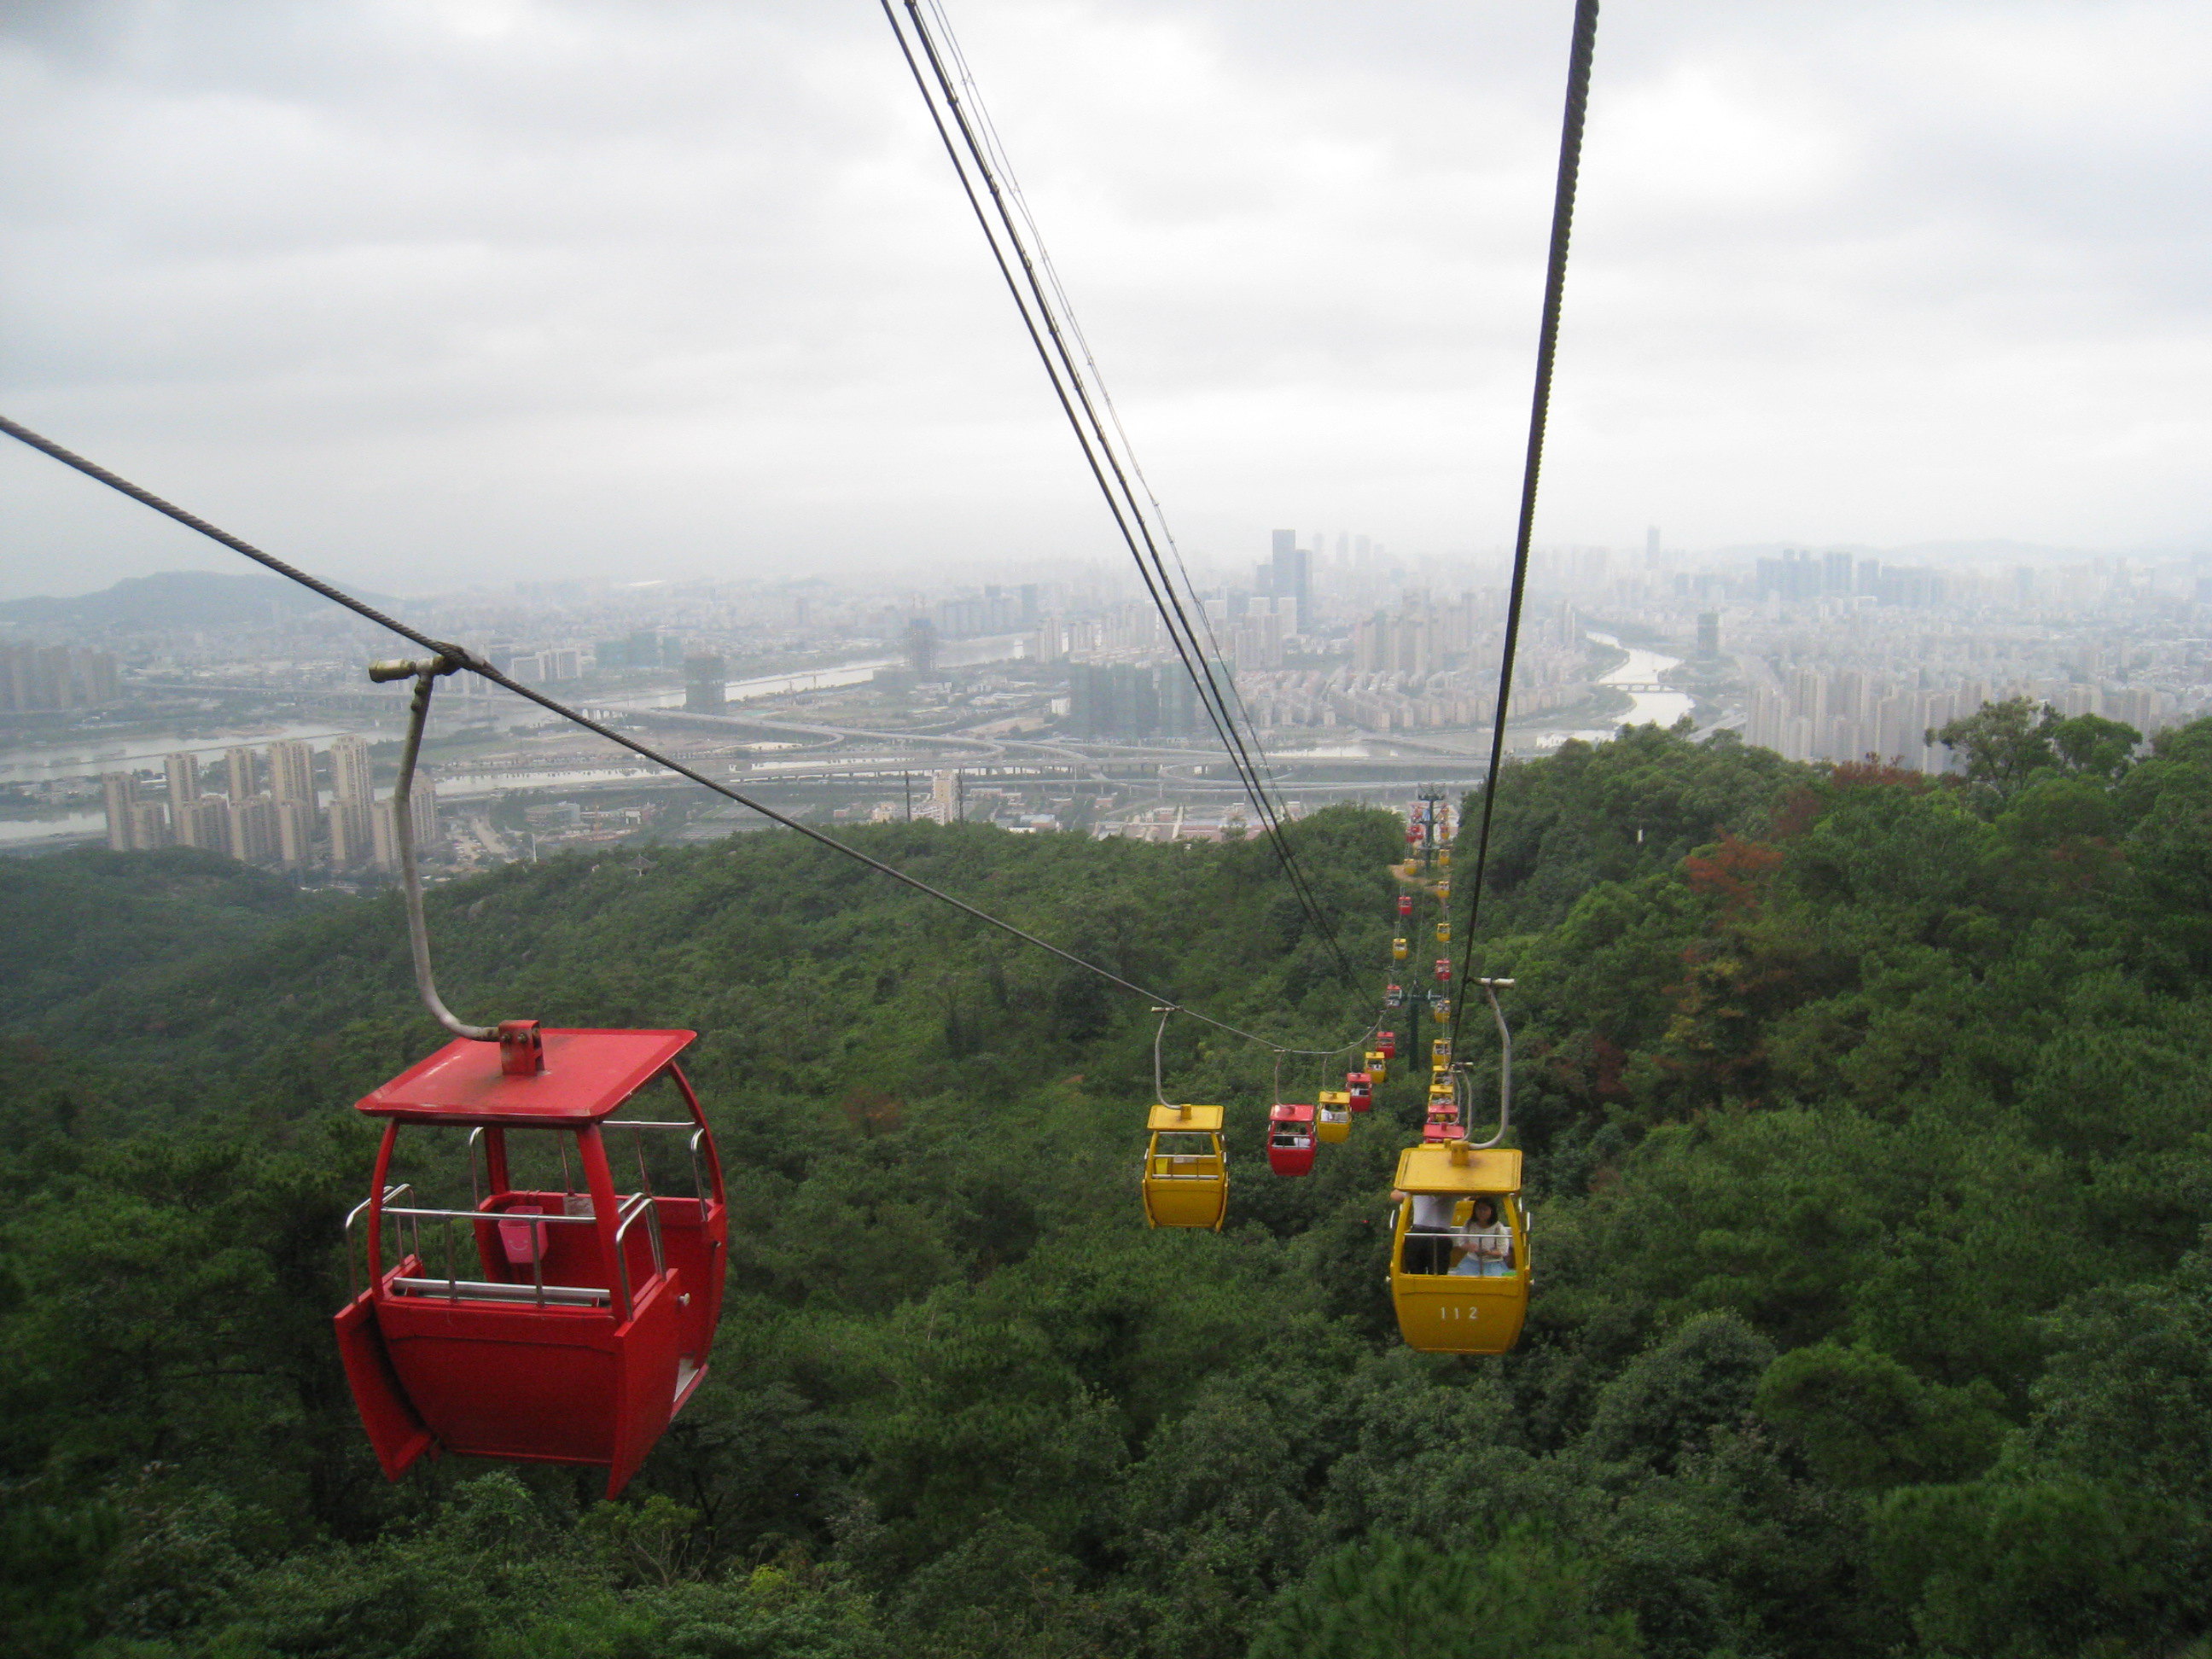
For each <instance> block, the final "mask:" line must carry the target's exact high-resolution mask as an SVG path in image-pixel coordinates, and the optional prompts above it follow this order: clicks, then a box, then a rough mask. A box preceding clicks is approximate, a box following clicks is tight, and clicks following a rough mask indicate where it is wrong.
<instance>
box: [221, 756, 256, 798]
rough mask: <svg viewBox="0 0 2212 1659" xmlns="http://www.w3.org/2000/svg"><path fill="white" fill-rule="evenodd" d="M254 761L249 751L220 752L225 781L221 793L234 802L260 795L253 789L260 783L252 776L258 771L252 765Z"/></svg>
mask: <svg viewBox="0 0 2212 1659" xmlns="http://www.w3.org/2000/svg"><path fill="white" fill-rule="evenodd" d="M255 759H256V757H255V755H254V753H253V751H252V750H251V749H226V750H223V751H222V764H223V773H224V776H225V778H226V780H227V787H225V788H224V790H223V793H225V794H227V795H228V796H229V797H230V798H231V799H233V800H234V801H240V800H244V799H246V798H247V797H249V796H252V795H258V794H259V793H261V791H260V790H258V788H256V787H254V786H255V785H256V784H258V782H259V781H260V780H259V779H258V778H257V777H256V776H255V775H254V774H255V773H256V772H257V771H258V770H259V768H258V767H257V766H256V765H255V764H254V761H255Z"/></svg>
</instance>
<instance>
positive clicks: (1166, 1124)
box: [1145, 1106, 1520, 1158]
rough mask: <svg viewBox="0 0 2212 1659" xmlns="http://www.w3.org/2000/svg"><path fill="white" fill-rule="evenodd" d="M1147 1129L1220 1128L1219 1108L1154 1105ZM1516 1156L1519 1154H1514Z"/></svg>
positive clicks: (1147, 1122)
mask: <svg viewBox="0 0 2212 1659" xmlns="http://www.w3.org/2000/svg"><path fill="white" fill-rule="evenodd" d="M1145 1127H1146V1128H1147V1129H1150V1130H1152V1131H1153V1132H1154V1133H1158V1131H1160V1130H1163V1129H1196V1130H1200V1131H1206V1130H1212V1131H1213V1132H1215V1133H1219V1131H1220V1128H1221V1108H1219V1107H1218V1106H1155V1107H1153V1108H1152V1116H1150V1117H1149V1118H1147V1119H1146V1121H1145ZM1514 1156H1515V1157H1516V1158H1518V1157H1519V1156H1520V1154H1519V1153H1518V1152H1516V1153H1515V1154H1514Z"/></svg>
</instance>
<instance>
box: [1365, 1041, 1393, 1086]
mask: <svg viewBox="0 0 2212 1659" xmlns="http://www.w3.org/2000/svg"><path fill="white" fill-rule="evenodd" d="M1366 1066H1367V1075H1368V1076H1369V1077H1370V1078H1372V1079H1374V1080H1375V1082H1376V1084H1377V1085H1381V1084H1385V1083H1388V1082H1389V1080H1390V1060H1389V1056H1388V1055H1386V1054H1384V1053H1383V1051H1382V1050H1381V1049H1380V1048H1370V1049H1369V1050H1368V1051H1367V1060H1366Z"/></svg>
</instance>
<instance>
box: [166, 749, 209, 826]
mask: <svg viewBox="0 0 2212 1659" xmlns="http://www.w3.org/2000/svg"><path fill="white" fill-rule="evenodd" d="M161 770H162V772H163V774H164V775H166V776H167V779H168V783H169V822H170V823H172V824H173V825H174V826H175V827H176V830H177V840H178V842H179V844H180V845H182V846H185V847H190V846H191V844H192V843H191V842H188V841H186V840H185V833H184V821H185V820H184V812H185V808H186V807H187V806H190V805H191V804H192V803H193V802H194V801H196V800H197V799H199V798H200V757H198V756H197V755H192V754H175V755H169V756H167V757H164V758H163V759H162V762H161Z"/></svg>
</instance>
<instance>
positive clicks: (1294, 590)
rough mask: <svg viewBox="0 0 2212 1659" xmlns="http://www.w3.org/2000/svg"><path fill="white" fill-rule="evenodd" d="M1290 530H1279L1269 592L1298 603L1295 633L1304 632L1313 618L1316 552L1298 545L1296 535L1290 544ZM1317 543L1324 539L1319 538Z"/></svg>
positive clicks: (1268, 586) (1270, 571) (1270, 569)
mask: <svg viewBox="0 0 2212 1659" xmlns="http://www.w3.org/2000/svg"><path fill="white" fill-rule="evenodd" d="M1288 533H1289V532H1285V531H1280V530H1278V531H1277V532H1275V548H1274V556H1273V560H1272V562H1271V565H1270V568H1269V571H1268V582H1267V591H1268V592H1270V593H1271V594H1273V596H1274V597H1275V598H1276V599H1290V600H1292V601H1294V602H1295V604H1296V605H1297V619H1296V622H1295V623H1294V624H1293V627H1292V629H1291V631H1292V632H1295V633H1301V634H1302V633H1304V631H1305V630H1306V629H1307V627H1308V626H1309V625H1310V623H1312V621H1313V554H1312V551H1311V550H1309V549H1307V548H1303V547H1300V546H1298V545H1297V541H1296V538H1292V540H1291V544H1290V545H1289V546H1287V547H1285V545H1284V537H1285V535H1286V534H1288ZM1315 540H1316V543H1318V542H1319V540H1320V538H1319V537H1318V536H1316V538H1315Z"/></svg>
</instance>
